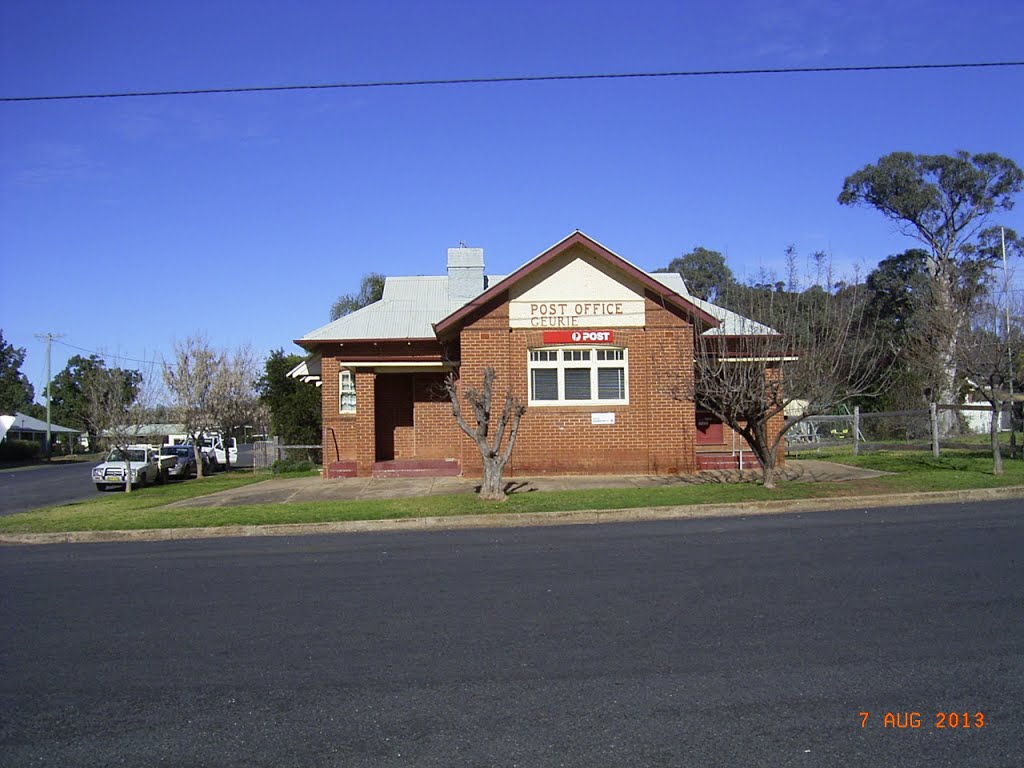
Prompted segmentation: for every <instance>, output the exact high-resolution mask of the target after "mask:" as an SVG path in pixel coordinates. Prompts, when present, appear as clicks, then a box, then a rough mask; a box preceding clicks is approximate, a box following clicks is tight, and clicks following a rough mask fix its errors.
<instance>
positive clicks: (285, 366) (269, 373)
mask: <svg viewBox="0 0 1024 768" xmlns="http://www.w3.org/2000/svg"><path fill="white" fill-rule="evenodd" d="M304 359H305V358H304V357H303V356H302V355H286V354H285V353H284V350H283V349H275V350H273V351H272V352H271V353H270V357H268V358H267V361H266V364H265V365H264V373H263V376H261V377H260V379H259V382H258V383H257V385H256V388H257V391H258V392H259V396H260V402H262V403H263V404H264V405H266V406H267V408H269V409H270V429H271V431H272V432H273V433H274V434H275V435H277V436H279V437H280V438H281V439H282V440H283V441H284V442H285V443H286V444H291V445H315V444H317V443H319V442H320V428H321V426H320V425H321V423H322V408H321V404H320V390H319V389H318V388H317V387H314V386H313V385H312V384H308V383H306V382H304V381H301V380H299V379H293V378H291V377H290V376H289V375H288V372H289V371H290V370H292V369H293V368H294V367H295V366H296V365H298V364H299V363H301V362H302V361H303V360H304Z"/></svg>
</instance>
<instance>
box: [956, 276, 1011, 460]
mask: <svg viewBox="0 0 1024 768" xmlns="http://www.w3.org/2000/svg"><path fill="white" fill-rule="evenodd" d="M990 298H992V299H993V301H991V302H985V303H983V304H981V305H980V306H978V307H977V308H976V311H975V313H974V316H973V317H972V318H971V323H970V325H969V327H968V329H967V330H966V331H965V332H964V335H963V339H962V340H961V343H960V347H959V354H958V366H959V369H960V370H961V371H962V373H963V374H964V377H965V378H966V384H967V385H968V387H970V390H971V391H972V392H973V393H974V394H976V395H980V396H981V397H982V398H984V400H985V402H987V403H988V404H989V405H990V406H991V407H992V420H991V422H990V423H989V443H990V446H991V449H992V473H993V474H996V475H1001V474H1003V454H1002V450H1001V449H1000V446H999V418H1000V414H1001V413H1002V409H1003V406H1004V404H1005V403H1007V402H1009V401H1010V396H1009V383H1010V381H1011V378H1012V377H1013V375H1014V371H1013V370H1012V369H1013V358H1012V351H1013V349H1014V348H1015V347H1016V348H1017V349H1020V346H1019V345H1020V342H1021V340H1022V339H1021V338H1020V335H1019V331H1018V330H1017V329H1013V328H1004V329H1003V332H1000V325H1001V323H1000V317H1001V314H1002V313H1001V312H1000V310H999V307H998V302H997V301H995V299H998V298H999V297H998V295H997V294H996V293H993V294H992V295H991V296H990ZM1017 316H1018V317H1019V315H1017ZM1003 324H1005V321H1004V323H1003ZM1011 409H1012V404H1011ZM1011 413H1012V410H1011ZM1011 422H1012V418H1011ZM1011 426H1012V424H1011Z"/></svg>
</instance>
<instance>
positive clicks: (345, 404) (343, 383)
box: [338, 368, 356, 413]
mask: <svg viewBox="0 0 1024 768" xmlns="http://www.w3.org/2000/svg"><path fill="white" fill-rule="evenodd" d="M338 410H339V411H340V412H341V413H355V412H356V379H355V376H353V375H352V371H350V370H348V369H347V368H342V369H341V372H340V373H339V374H338Z"/></svg>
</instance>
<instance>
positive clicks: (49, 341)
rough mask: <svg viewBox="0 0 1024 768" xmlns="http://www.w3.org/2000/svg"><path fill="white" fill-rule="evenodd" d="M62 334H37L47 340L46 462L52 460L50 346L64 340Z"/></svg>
mask: <svg viewBox="0 0 1024 768" xmlns="http://www.w3.org/2000/svg"><path fill="white" fill-rule="evenodd" d="M63 337H64V334H62V333H37V334H36V338H37V339H46V460H47V461H49V460H50V444H51V443H50V440H51V434H50V432H51V430H50V346H51V344H52V343H53V340H54V339H60V338H63Z"/></svg>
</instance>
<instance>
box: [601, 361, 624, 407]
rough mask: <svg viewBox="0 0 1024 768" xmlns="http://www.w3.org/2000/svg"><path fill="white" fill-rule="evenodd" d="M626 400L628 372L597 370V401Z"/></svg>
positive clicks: (619, 369) (612, 369)
mask: <svg viewBox="0 0 1024 768" xmlns="http://www.w3.org/2000/svg"><path fill="white" fill-rule="evenodd" d="M625 398H626V371H625V370H624V369H622V368H598V369H597V399H598V400H624V399H625Z"/></svg>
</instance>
